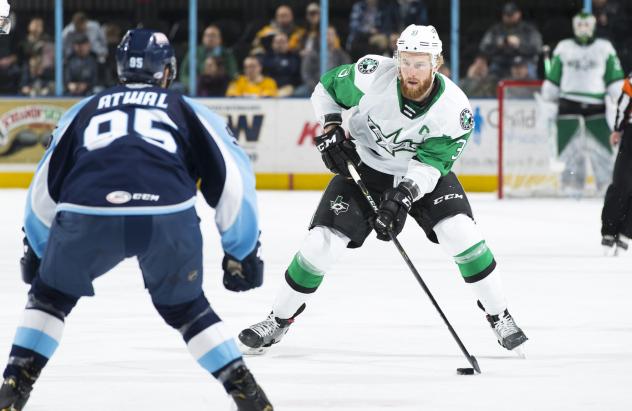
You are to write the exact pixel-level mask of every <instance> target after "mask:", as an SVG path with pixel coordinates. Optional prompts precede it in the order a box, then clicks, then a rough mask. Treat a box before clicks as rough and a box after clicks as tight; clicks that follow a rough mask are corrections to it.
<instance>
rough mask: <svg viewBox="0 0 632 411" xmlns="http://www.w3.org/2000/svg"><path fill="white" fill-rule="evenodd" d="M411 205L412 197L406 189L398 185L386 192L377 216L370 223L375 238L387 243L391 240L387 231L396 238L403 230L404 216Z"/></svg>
mask: <svg viewBox="0 0 632 411" xmlns="http://www.w3.org/2000/svg"><path fill="white" fill-rule="evenodd" d="M412 205H413V196H412V194H411V193H410V191H409V190H408V189H407V188H406V187H403V186H402V185H401V184H400V185H398V186H397V187H396V188H391V189H389V190H387V191H386V192H385V193H384V198H383V199H382V202H381V203H380V207H379V209H378V210H377V215H376V217H375V219H374V220H373V221H372V225H373V228H374V229H375V232H376V233H377V238H378V239H379V240H382V241H389V240H390V239H391V237H389V235H388V231H389V230H391V231H392V232H393V234H394V235H395V237H397V235H398V234H399V233H401V231H402V229H403V228H404V223H405V222H406V216H407V215H408V211H409V210H410V207H411V206H412Z"/></svg>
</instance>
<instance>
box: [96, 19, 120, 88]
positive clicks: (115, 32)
mask: <svg viewBox="0 0 632 411" xmlns="http://www.w3.org/2000/svg"><path fill="white" fill-rule="evenodd" d="M103 33H104V34H105V42H106V44H107V48H108V55H107V57H106V59H105V63H104V64H103V65H102V67H101V68H102V72H101V73H100V75H99V77H100V78H102V79H103V85H104V86H105V87H112V86H114V85H116V84H118V82H119V81H118V74H117V70H116V48H117V47H118V45H119V43H120V42H121V34H122V33H121V27H120V26H119V25H118V24H116V23H113V22H109V23H105V24H104V25H103Z"/></svg>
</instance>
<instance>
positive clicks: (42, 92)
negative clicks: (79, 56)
mask: <svg viewBox="0 0 632 411" xmlns="http://www.w3.org/2000/svg"><path fill="white" fill-rule="evenodd" d="M54 90H55V76H54V71H53V69H52V68H51V67H44V58H43V57H42V53H41V52H39V51H38V50H33V53H32V55H31V57H29V60H28V62H27V63H26V64H24V67H23V69H22V78H21V79H20V94H22V95H25V96H30V97H37V96H49V95H52V94H53V92H54Z"/></svg>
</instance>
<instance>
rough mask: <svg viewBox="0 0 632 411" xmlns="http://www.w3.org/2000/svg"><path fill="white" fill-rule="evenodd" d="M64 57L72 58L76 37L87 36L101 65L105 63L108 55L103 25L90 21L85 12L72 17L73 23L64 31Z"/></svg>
mask: <svg viewBox="0 0 632 411" xmlns="http://www.w3.org/2000/svg"><path fill="white" fill-rule="evenodd" d="M61 34H62V39H63V47H64V57H66V58H67V57H68V56H70V55H71V54H72V53H73V51H74V44H75V40H74V39H75V37H77V36H87V37H88V41H89V42H90V49H91V50H92V53H94V55H95V56H96V57H97V59H98V61H99V62H100V63H103V62H105V58H106V57H107V54H108V48H107V42H106V40H105V33H103V30H102V29H101V25H100V24H99V23H98V22H96V21H94V20H88V17H87V16H86V14H85V13H83V12H81V11H80V12H77V13H75V14H74V15H73V16H72V22H71V23H70V24H69V25H67V26H66V27H64V30H63V31H62V33H61Z"/></svg>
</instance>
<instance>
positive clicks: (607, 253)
mask: <svg viewBox="0 0 632 411" xmlns="http://www.w3.org/2000/svg"><path fill="white" fill-rule="evenodd" d="M617 254H618V252H617V247H616V246H613V247H606V246H603V255H604V257H616V256H617Z"/></svg>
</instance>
